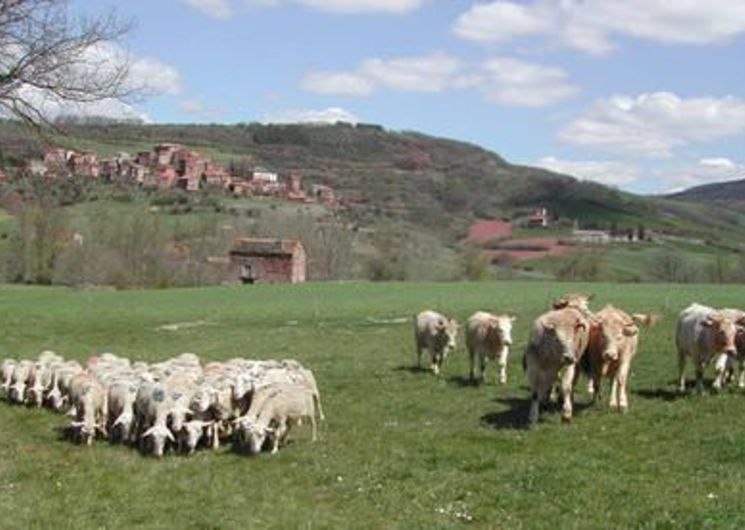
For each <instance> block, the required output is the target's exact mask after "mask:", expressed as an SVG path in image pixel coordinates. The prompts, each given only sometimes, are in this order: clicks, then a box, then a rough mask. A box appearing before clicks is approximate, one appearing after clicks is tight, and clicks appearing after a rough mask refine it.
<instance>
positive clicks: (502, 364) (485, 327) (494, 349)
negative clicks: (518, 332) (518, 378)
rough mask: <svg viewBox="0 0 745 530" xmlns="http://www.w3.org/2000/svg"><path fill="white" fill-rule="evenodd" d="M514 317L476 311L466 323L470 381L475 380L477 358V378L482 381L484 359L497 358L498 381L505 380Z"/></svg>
mask: <svg viewBox="0 0 745 530" xmlns="http://www.w3.org/2000/svg"><path fill="white" fill-rule="evenodd" d="M514 321H515V317H513V316H509V315H492V314H491V313H486V312H484V311H478V312H476V313H474V314H473V315H471V317H470V318H469V319H468V323H467V324H466V349H467V350H468V357H469V359H470V361H471V381H474V380H475V377H474V365H475V363H476V356H478V358H479V371H480V375H479V379H480V380H481V381H482V382H483V381H484V369H485V367H486V359H487V358H488V359H491V360H495V359H499V361H498V362H499V382H500V383H501V384H504V383H506V382H507V357H508V356H509V353H510V347H511V346H512V323H513V322H514Z"/></svg>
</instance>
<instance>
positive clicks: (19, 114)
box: [0, 0, 134, 128]
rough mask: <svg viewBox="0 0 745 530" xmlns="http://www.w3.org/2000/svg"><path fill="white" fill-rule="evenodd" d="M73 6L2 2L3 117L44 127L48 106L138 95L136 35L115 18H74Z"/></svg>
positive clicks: (48, 0)
mask: <svg viewBox="0 0 745 530" xmlns="http://www.w3.org/2000/svg"><path fill="white" fill-rule="evenodd" d="M68 3H69V2H68V0H0V114H4V115H5V116H6V117H9V118H13V119H19V120H21V121H23V122H24V123H26V124H29V125H33V126H34V127H37V128H38V127H40V126H43V125H46V124H49V123H50V120H49V116H47V115H46V113H45V111H44V106H45V102H50V103H52V104H56V105H60V104H66V103H79V104H85V103H92V102H96V101H101V100H106V99H111V98H113V99H117V100H122V99H123V98H125V97H127V96H129V95H132V92H133V90H134V89H133V87H132V86H131V85H130V84H129V83H128V82H127V77H128V72H129V66H130V65H129V61H128V59H127V54H126V53H124V52H123V51H121V49H120V48H118V47H116V46H112V45H114V44H115V43H117V42H118V41H120V40H121V39H122V37H123V36H124V35H125V34H126V33H127V32H128V31H129V30H130V29H131V27H132V24H131V23H130V22H126V21H122V20H121V19H120V18H119V17H117V16H116V14H114V13H110V14H107V15H104V16H99V17H93V18H74V17H72V16H71V15H70V14H69V10H68Z"/></svg>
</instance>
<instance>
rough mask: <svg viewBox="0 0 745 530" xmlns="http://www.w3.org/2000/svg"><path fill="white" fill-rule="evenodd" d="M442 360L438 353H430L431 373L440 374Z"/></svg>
mask: <svg viewBox="0 0 745 530" xmlns="http://www.w3.org/2000/svg"><path fill="white" fill-rule="evenodd" d="M441 362H442V357H441V354H440V353H434V352H433V353H432V365H431V368H432V373H433V374H435V375H440V363H441Z"/></svg>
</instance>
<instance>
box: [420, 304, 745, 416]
mask: <svg viewBox="0 0 745 530" xmlns="http://www.w3.org/2000/svg"><path fill="white" fill-rule="evenodd" d="M591 299H592V296H586V295H581V294H568V295H565V296H563V297H562V298H560V299H558V300H556V301H554V302H553V306H552V309H551V310H549V311H548V312H546V313H544V314H542V315H541V316H539V317H538V318H537V319H536V320H535V321H534V322H533V326H532V328H531V330H530V337H529V339H528V344H527V347H526V350H525V356H524V357H523V368H524V369H525V372H526V375H527V379H528V385H529V387H530V391H531V402H530V409H529V413H528V424H529V425H534V424H535V423H536V422H537V421H538V419H539V414H540V407H541V405H542V404H545V403H546V402H548V401H549V399H550V396H551V395H552V393H553V391H556V394H557V395H558V399H559V402H560V404H561V408H562V419H563V420H564V421H571V419H572V407H573V405H572V403H573V395H574V388H575V386H576V384H577V379H578V377H579V375H580V373H581V372H585V373H586V374H587V376H588V378H589V383H588V391H589V392H590V393H591V394H592V397H593V402H594V401H596V400H598V399H599V398H600V394H601V382H602V380H603V378H604V377H606V378H608V379H610V380H611V391H610V402H609V405H610V407H611V408H614V409H618V410H620V411H622V412H626V411H627V410H628V407H629V398H628V391H627V384H628V378H629V372H630V368H631V361H632V360H633V358H634V356H635V355H636V351H637V346H638V341H639V326H643V327H649V326H652V325H654V324H655V323H656V322H657V321H658V320H659V317H658V316H657V315H653V314H641V313H635V314H628V313H626V312H625V311H622V310H620V309H618V308H616V307H613V306H612V305H607V306H605V307H604V308H603V309H601V310H600V311H597V312H593V311H592V310H591V309H590V301H591ZM514 320H515V317H512V316H509V315H493V314H490V313H486V312H483V311H479V312H477V313H475V314H473V315H472V316H471V317H470V318H469V319H468V321H467V323H466V329H465V335H466V338H465V342H466V349H467V351H468V355H469V358H470V363H471V370H470V376H471V380H474V379H475V373H474V367H475V366H474V365H475V363H476V361H477V360H478V364H479V379H480V380H481V381H483V380H484V368H485V362H486V360H487V359H491V360H497V361H498V366H499V376H498V381H499V383H506V381H507V360H508V357H509V353H510V348H511V346H512V323H513V322H514ZM458 329H459V325H458V323H457V322H456V321H455V320H454V319H452V318H448V317H446V316H444V315H441V314H439V313H437V312H435V311H429V310H428V311H423V312H421V313H419V315H417V317H416V319H415V328H414V335H415V342H416V350H417V360H418V364H419V366H421V356H422V350H423V349H425V348H426V349H427V350H429V352H430V356H431V361H432V362H431V369H432V371H433V372H434V373H435V374H439V372H440V369H441V366H442V362H443V360H444V359H445V358H446V357H447V355H448V353H449V352H450V351H452V350H453V349H455V346H456V337H457V333H458ZM675 343H676V347H677V350H678V366H679V377H680V390H681V391H685V365H686V360H687V359H688V358H691V360H692V361H693V364H694V366H695V368H696V387H697V389H698V391H699V392H702V391H703V374H704V369H705V368H706V367H707V365H709V364H711V362H712V361H714V364H715V367H716V377H715V379H714V383H713V387H714V389H715V390H718V389H721V388H722V386H723V385H724V384H725V383H726V382H727V381H729V380H730V379H733V378H734V377H735V376H736V375H737V373H738V372H739V377H738V384H739V386H740V387H741V388H745V370H743V364H744V363H745V312H744V311H740V310H738V309H714V308H711V307H707V306H704V305H701V304H696V303H694V304H691V305H690V306H689V307H687V308H686V309H684V310H683V311H682V312H681V313H680V318H679V320H678V326H677V330H676V335H675Z"/></svg>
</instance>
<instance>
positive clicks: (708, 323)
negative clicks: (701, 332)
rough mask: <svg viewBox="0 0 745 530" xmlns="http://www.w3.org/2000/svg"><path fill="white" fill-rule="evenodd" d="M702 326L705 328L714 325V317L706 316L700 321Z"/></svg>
mask: <svg viewBox="0 0 745 530" xmlns="http://www.w3.org/2000/svg"><path fill="white" fill-rule="evenodd" d="M701 325H702V326H706V327H707V328H710V327H711V326H713V325H714V319H713V318H711V317H707V318H705V319H703V320H702V321H701Z"/></svg>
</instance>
